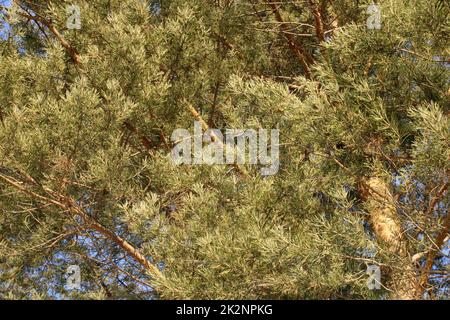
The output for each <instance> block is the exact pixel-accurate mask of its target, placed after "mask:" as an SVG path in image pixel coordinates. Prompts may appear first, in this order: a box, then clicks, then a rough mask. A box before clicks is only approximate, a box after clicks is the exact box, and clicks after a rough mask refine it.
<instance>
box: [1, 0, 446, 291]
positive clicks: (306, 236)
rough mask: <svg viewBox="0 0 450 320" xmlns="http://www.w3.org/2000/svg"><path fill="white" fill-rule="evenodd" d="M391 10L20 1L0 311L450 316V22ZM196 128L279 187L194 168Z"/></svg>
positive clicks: (7, 108) (235, 168)
mask: <svg viewBox="0 0 450 320" xmlns="http://www.w3.org/2000/svg"><path fill="white" fill-rule="evenodd" d="M371 4H372V1H347V0H341V1H328V0H320V1H319V0H311V1H303V2H290V1H284V2H273V3H270V2H269V3H268V2H267V1H259V0H249V1H238V0H234V1H233V0H216V1H210V0H160V1H136V0H121V1H119V0H91V1H84V0H76V1H25V0H15V1H12V3H11V4H6V3H4V4H2V6H1V7H0V11H1V15H0V19H1V20H2V23H1V27H0V28H1V29H0V35H1V39H0V50H1V52H2V53H1V55H0V119H1V124H0V213H1V214H0V297H1V298H6V299H45V298H50V299H152V298H158V299H179V298H185V299H194V298H195V299H205V298H208V299H247V298H252V299H267V298H270V299H388V298H391V299H422V298H425V299H442V298H448V290H449V288H448V283H446V281H448V243H449V239H448V232H449V228H450V215H449V214H448V209H449V200H450V199H449V193H448V185H449V176H450V175H449V173H450V165H449V163H450V161H449V159H450V148H449V145H450V131H449V128H450V126H449V118H448V116H449V111H450V110H449V109H450V108H449V106H450V91H449V85H448V79H449V75H450V74H449V73H450V72H449V68H448V67H449V65H448V63H449V61H448V57H449V53H450V52H449V50H448V41H449V39H448V34H449V25H448V14H449V11H450V10H449V6H448V5H447V3H446V2H442V1H438V0H435V1H423V0H417V1H414V2H413V1H403V0H391V1H377V3H376V6H377V8H379V9H378V10H380V11H379V12H380V18H381V20H380V21H378V22H380V27H379V28H378V27H376V28H369V27H370V26H369V21H368V18H371V17H369V16H370V15H371V14H372V13H370V12H369V11H367V8H368V7H369V6H370V5H371ZM70 6H72V7H70ZM73 6H75V8H74V7H73ZM68 7H70V9H68ZM77 8H78V9H79V13H80V16H79V19H78V16H77ZM368 12H369V14H368ZM368 15H369V16H368ZM73 19H75V20H73ZM194 121H199V122H200V123H201V124H202V126H203V129H204V130H207V129H208V128H217V129H220V130H222V131H225V130H226V129H229V128H238V129H241V128H245V129H255V130H258V129H260V128H264V129H277V130H279V132H280V146H279V148H280V168H279V171H278V173H277V174H275V175H273V176H262V175H261V174H260V167H261V166H254V165H250V164H247V165H245V164H244V165H242V164H234V165H231V166H230V165H178V166H176V165H174V164H173V162H172V161H171V150H172V149H173V147H174V141H173V140H172V139H171V135H172V133H173V132H174V130H176V129H179V128H185V129H188V130H191V131H192V130H193V126H194ZM446 248H447V249H446ZM70 266H78V267H79V270H80V279H81V286H80V287H79V288H75V289H74V288H71V287H70V283H69V282H68V277H69V278H70V277H72V276H73V273H70V272H69V273H68V268H69V267H70ZM371 266H376V267H379V268H380V270H381V278H380V282H381V287H380V288H379V289H377V290H372V289H373V288H370V286H368V277H369V276H368V274H367V270H368V268H369V267H371ZM69 270H70V268H69Z"/></svg>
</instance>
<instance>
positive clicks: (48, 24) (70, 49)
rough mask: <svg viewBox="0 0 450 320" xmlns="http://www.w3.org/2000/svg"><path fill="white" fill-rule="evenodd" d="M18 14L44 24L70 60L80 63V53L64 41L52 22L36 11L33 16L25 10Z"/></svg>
mask: <svg viewBox="0 0 450 320" xmlns="http://www.w3.org/2000/svg"><path fill="white" fill-rule="evenodd" d="M22 10H24V11H25V9H23V8H22ZM18 14H19V15H21V16H22V17H25V18H27V19H29V20H33V21H35V22H36V23H37V22H40V23H42V24H43V25H44V26H46V27H47V29H48V30H50V32H51V33H52V34H53V35H54V36H55V37H56V39H58V41H59V43H61V45H62V46H63V47H64V48H65V49H66V50H67V53H68V54H69V56H70V58H71V59H72V61H73V62H74V63H75V64H80V63H81V59H80V55H79V54H78V52H77V50H76V49H75V48H74V47H72V46H71V45H70V44H69V43H68V42H67V41H66V39H64V37H63V36H62V35H61V33H59V31H58V29H56V27H55V26H54V25H53V23H52V22H51V21H50V20H47V19H45V18H43V17H42V16H40V15H38V14H37V13H36V14H35V15H34V16H32V15H31V14H29V13H28V12H26V11H25V13H24V12H20V11H19V12H18Z"/></svg>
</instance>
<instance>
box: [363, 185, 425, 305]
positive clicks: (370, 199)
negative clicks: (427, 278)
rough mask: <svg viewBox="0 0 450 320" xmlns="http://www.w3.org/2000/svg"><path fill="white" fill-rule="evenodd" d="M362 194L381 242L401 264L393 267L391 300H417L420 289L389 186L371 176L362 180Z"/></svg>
mask: <svg viewBox="0 0 450 320" xmlns="http://www.w3.org/2000/svg"><path fill="white" fill-rule="evenodd" d="M360 193H361V195H362V198H363V199H364V200H365V203H366V208H367V210H368V213H369V221H370V224H371V225H372V228H373V230H374V232H375V235H376V237H377V239H378V241H379V242H380V243H381V244H382V245H384V246H385V247H386V248H387V250H388V251H389V252H390V253H392V254H395V255H397V257H398V264H397V265H395V266H393V270H392V280H391V283H390V284H389V285H388V286H389V289H390V290H392V291H393V293H392V298H394V299H401V300H411V299H414V298H415V291H416V290H417V279H416V272H415V269H414V266H413V265H412V262H411V260H410V259H409V254H408V250H407V246H406V243H405V240H404V237H403V233H402V226H401V222H400V219H399V218H398V215H397V209H396V203H395V199H394V196H393V195H392V192H391V191H390V188H389V184H388V183H387V182H386V181H384V180H383V179H382V178H380V177H376V176H372V177H369V178H366V179H365V180H363V181H362V183H361V184H360Z"/></svg>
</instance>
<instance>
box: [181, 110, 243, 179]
mask: <svg viewBox="0 0 450 320" xmlns="http://www.w3.org/2000/svg"><path fill="white" fill-rule="evenodd" d="M188 110H189V112H190V113H191V114H192V115H193V116H194V118H195V120H197V121H198V122H200V124H201V126H202V128H203V130H205V131H206V130H208V129H209V126H208V124H207V123H206V122H205V120H203V117H202V116H201V115H200V113H198V112H197V110H195V108H194V107H193V106H191V105H188ZM210 134H211V138H212V140H213V141H214V142H216V141H217V142H219V143H220V144H221V145H222V147H223V146H224V145H223V142H222V141H221V140H220V139H218V138H217V136H216V135H215V134H214V132H212V131H211V132H210ZM231 166H232V167H233V168H234V169H235V170H236V171H237V172H239V173H240V174H241V176H243V177H245V178H248V177H249V175H248V173H247V172H246V171H245V170H243V169H242V168H241V167H239V165H237V164H236V163H234V164H232V165H231Z"/></svg>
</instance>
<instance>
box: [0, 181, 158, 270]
mask: <svg viewBox="0 0 450 320" xmlns="http://www.w3.org/2000/svg"><path fill="white" fill-rule="evenodd" d="M0 179H1V180H3V181H4V182H5V183H7V184H8V185H10V186H11V187H13V188H15V189H16V190H18V191H20V192H22V193H24V194H27V195H29V196H31V197H32V198H35V199H39V200H41V201H44V202H46V203H50V204H53V205H54V206H56V207H59V208H61V209H63V210H64V211H65V212H69V213H71V214H72V215H74V216H78V217H80V218H81V219H82V220H83V221H84V222H85V223H86V225H87V226H88V227H89V228H90V229H92V230H95V231H98V232H99V233H100V234H102V235H103V236H105V237H106V238H108V239H110V240H111V241H113V242H115V243H116V244H117V245H118V246H119V247H121V248H122V249H123V250H125V251H126V252H127V253H128V254H129V255H130V256H132V257H133V258H134V259H135V260H136V261H137V262H139V264H141V265H142V266H143V267H144V268H145V269H146V270H147V271H148V272H149V273H150V275H152V276H154V277H162V273H161V271H160V270H159V269H158V267H156V266H155V265H153V264H152V263H151V262H150V261H148V260H147V258H146V257H145V256H144V255H143V254H141V253H140V252H139V251H138V250H137V249H136V248H135V247H133V246H132V245H131V244H130V243H128V242H127V241H126V240H125V239H123V238H121V237H120V236H118V235H116V234H115V233H113V232H112V231H110V230H108V229H107V228H106V227H104V226H103V225H101V224H100V223H99V222H97V221H96V220H95V219H94V218H92V217H91V216H90V215H89V214H87V213H86V212H84V210H83V209H81V208H80V207H79V206H78V205H77V203H76V201H75V200H73V199H72V198H70V197H68V196H64V195H61V194H58V193H56V192H54V191H53V190H51V189H49V188H46V187H42V186H40V188H42V189H43V190H44V191H45V192H46V193H48V194H50V195H52V197H53V199H52V198H48V197H45V196H42V195H40V194H37V193H36V192H34V191H31V190H29V189H28V188H26V187H24V186H23V183H21V182H20V181H17V180H15V179H13V178H10V177H7V176H5V175H3V174H0ZM55 198H56V199H58V200H55Z"/></svg>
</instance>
